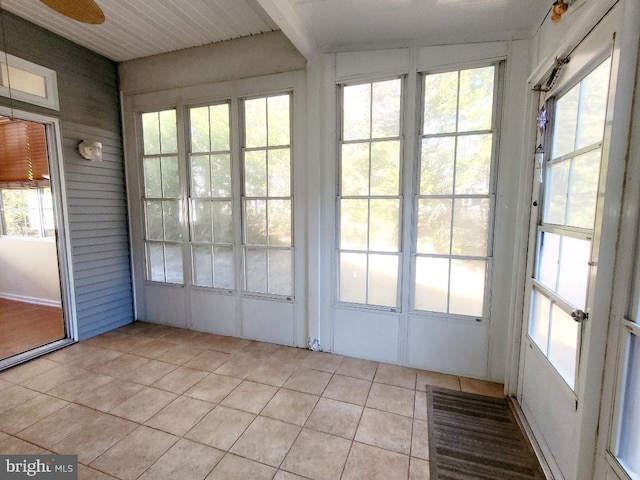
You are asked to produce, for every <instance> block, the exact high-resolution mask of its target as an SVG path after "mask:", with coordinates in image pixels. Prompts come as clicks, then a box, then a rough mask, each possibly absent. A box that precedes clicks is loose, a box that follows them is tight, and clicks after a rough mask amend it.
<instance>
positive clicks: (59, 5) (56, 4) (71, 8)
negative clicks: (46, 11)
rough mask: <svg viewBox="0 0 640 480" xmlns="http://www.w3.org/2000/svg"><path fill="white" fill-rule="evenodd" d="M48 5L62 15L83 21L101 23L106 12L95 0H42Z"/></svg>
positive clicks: (94, 23)
mask: <svg viewBox="0 0 640 480" xmlns="http://www.w3.org/2000/svg"><path fill="white" fill-rule="evenodd" d="M40 1H41V2H42V3H44V4H45V5H46V6H47V7H50V8H52V9H54V10H55V11H56V12H58V13H61V14H62V15H64V16H66V17H69V18H72V19H74V20H77V21H79V22H83V23H90V24H93V25H99V24H101V23H103V22H104V12H103V11H102V9H101V8H100V7H99V6H98V4H97V3H96V2H94V1H93V0H40Z"/></svg>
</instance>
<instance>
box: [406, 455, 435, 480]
mask: <svg viewBox="0 0 640 480" xmlns="http://www.w3.org/2000/svg"><path fill="white" fill-rule="evenodd" d="M430 478H431V476H430V474H429V462H427V461H426V460H420V459H419V458H414V457H411V461H410V463H409V480H429V479H430Z"/></svg>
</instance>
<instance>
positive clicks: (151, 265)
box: [147, 243, 165, 282]
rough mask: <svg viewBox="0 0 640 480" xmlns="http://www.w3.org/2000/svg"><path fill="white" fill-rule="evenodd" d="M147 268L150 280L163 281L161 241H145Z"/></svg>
mask: <svg viewBox="0 0 640 480" xmlns="http://www.w3.org/2000/svg"><path fill="white" fill-rule="evenodd" d="M147 268H148V270H149V275H150V280H151V281H153V282H164V281H165V277H164V249H163V248H162V244H161V243H147Z"/></svg>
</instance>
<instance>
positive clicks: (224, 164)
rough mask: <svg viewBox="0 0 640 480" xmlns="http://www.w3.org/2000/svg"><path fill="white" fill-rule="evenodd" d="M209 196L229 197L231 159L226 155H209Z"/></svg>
mask: <svg viewBox="0 0 640 480" xmlns="http://www.w3.org/2000/svg"><path fill="white" fill-rule="evenodd" d="M211 196H212V197H221V198H229V197H231V157H230V156H229V154H228V153H221V154H218V155H211Z"/></svg>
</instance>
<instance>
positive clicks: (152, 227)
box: [145, 202, 164, 241]
mask: <svg viewBox="0 0 640 480" xmlns="http://www.w3.org/2000/svg"><path fill="white" fill-rule="evenodd" d="M145 205H146V207H147V208H146V220H147V235H146V239H147V240H159V241H162V240H164V230H163V226H162V202H145Z"/></svg>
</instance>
